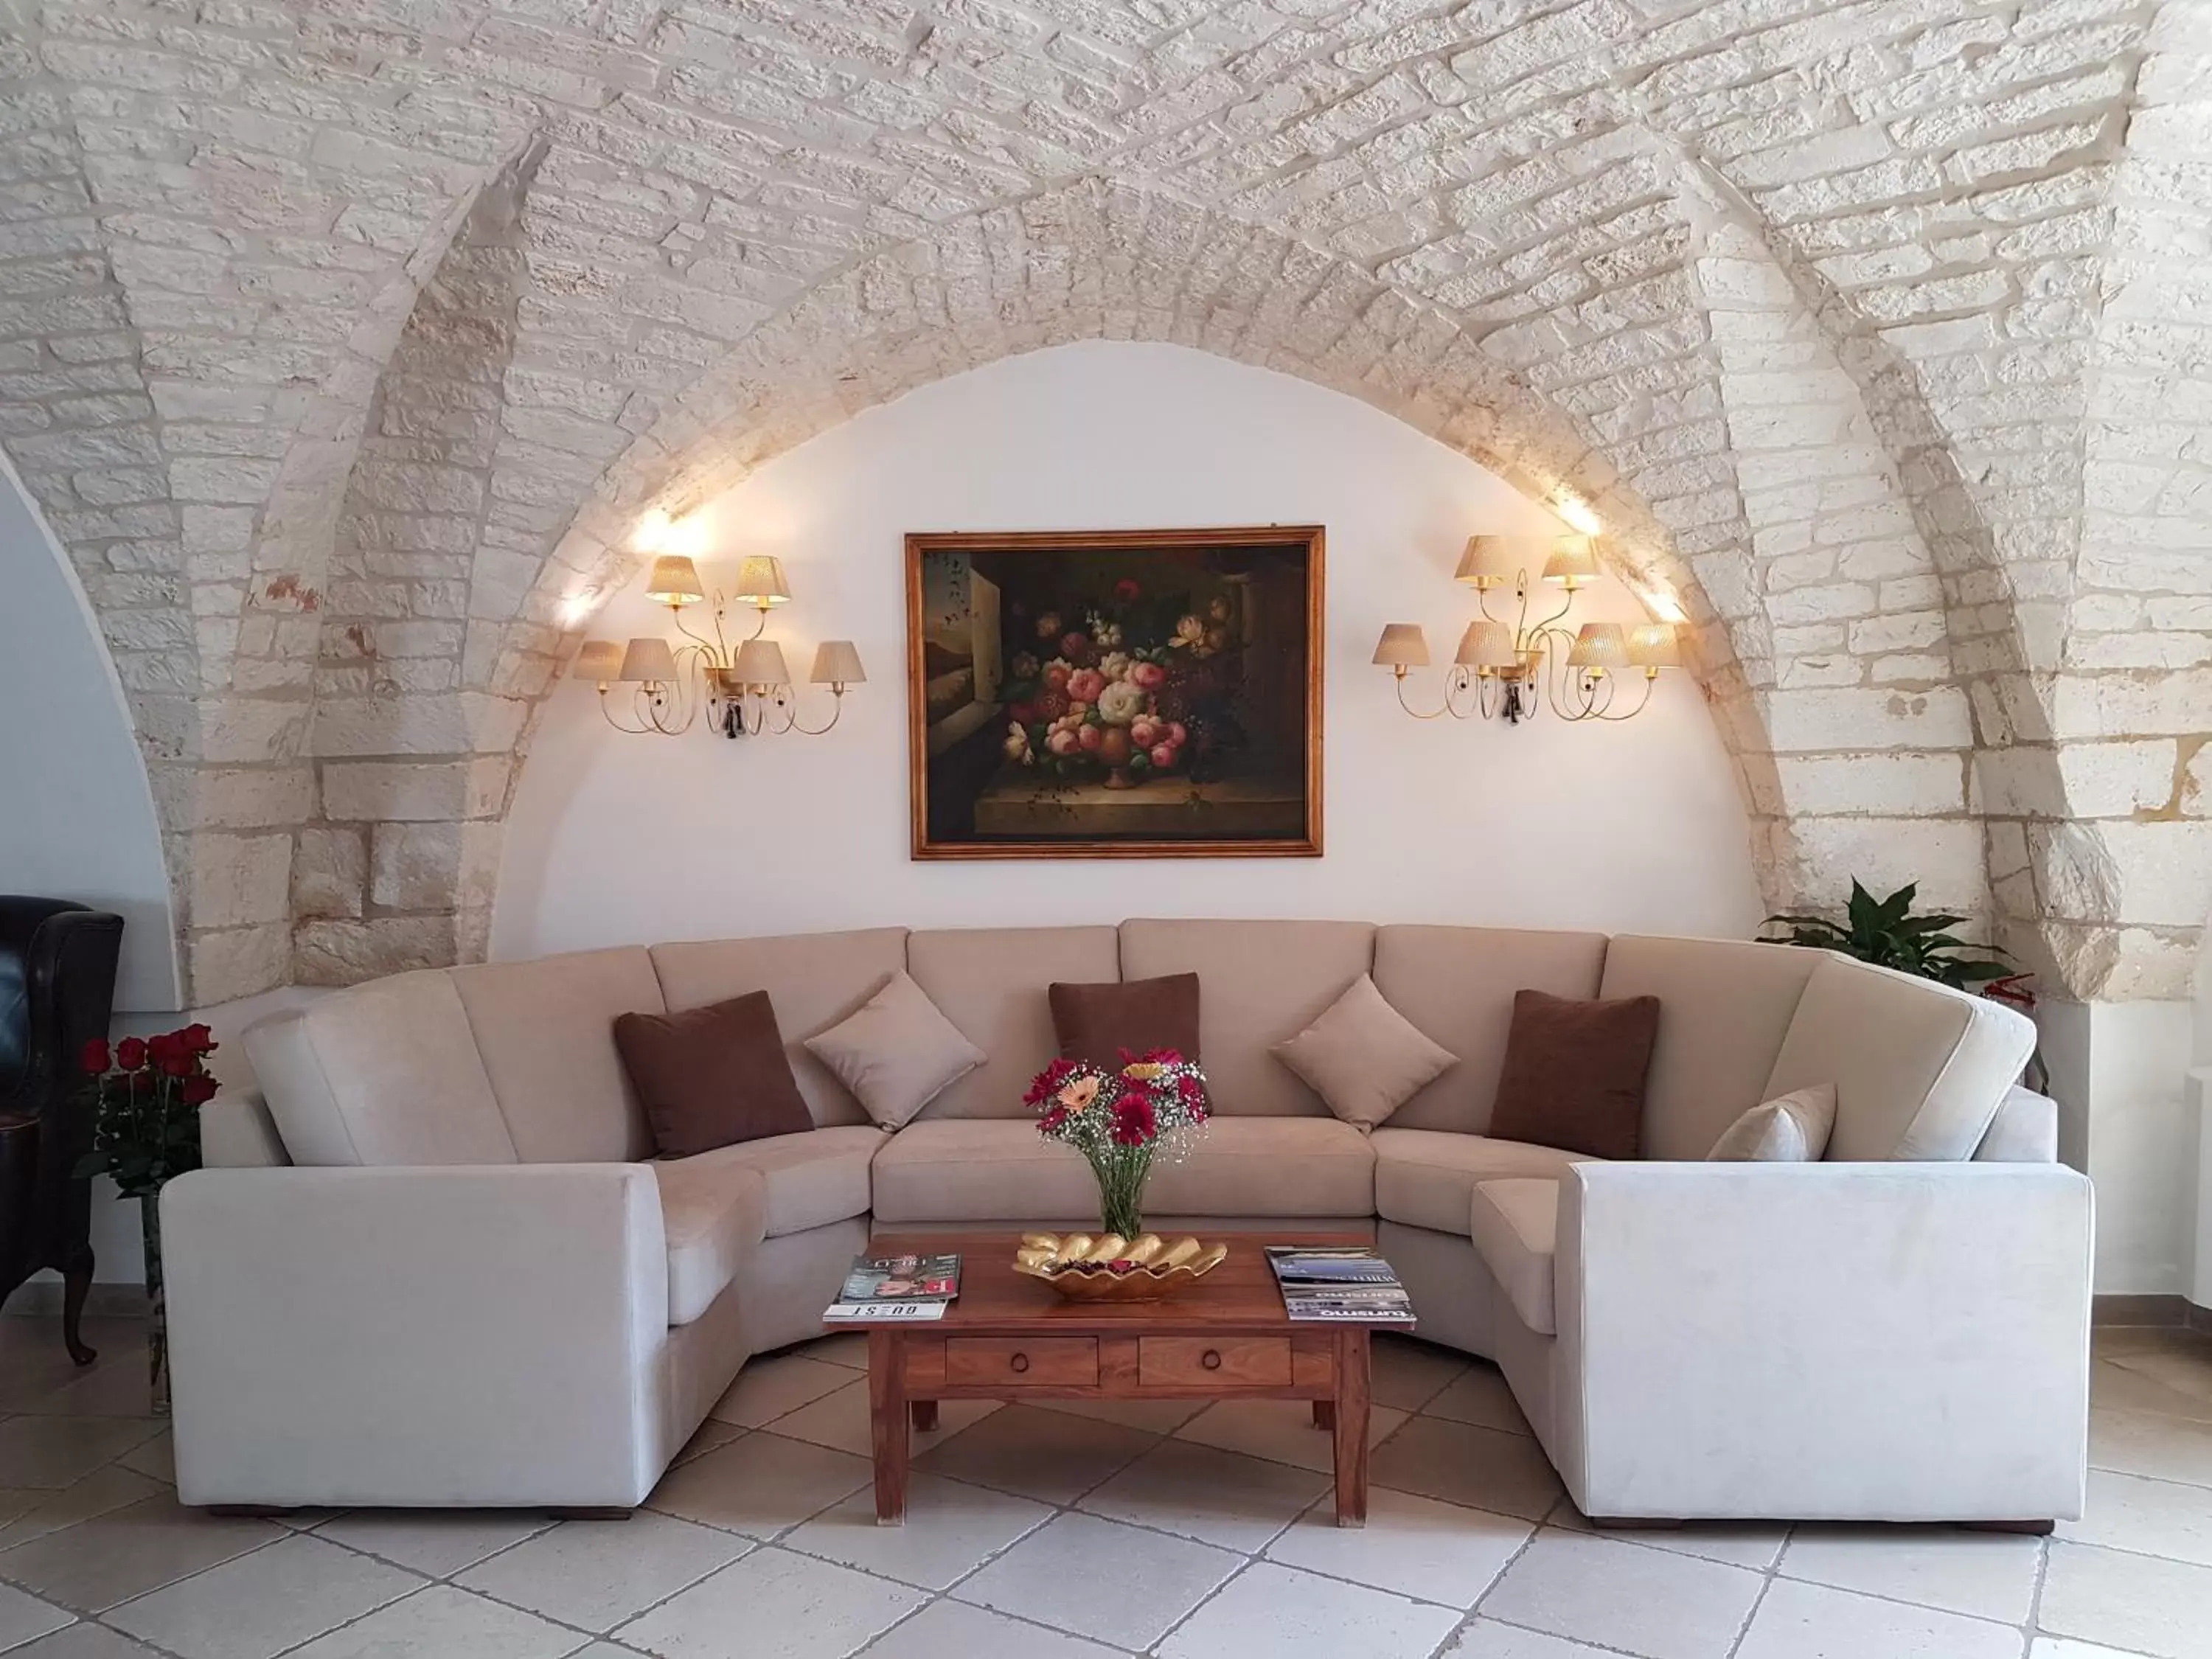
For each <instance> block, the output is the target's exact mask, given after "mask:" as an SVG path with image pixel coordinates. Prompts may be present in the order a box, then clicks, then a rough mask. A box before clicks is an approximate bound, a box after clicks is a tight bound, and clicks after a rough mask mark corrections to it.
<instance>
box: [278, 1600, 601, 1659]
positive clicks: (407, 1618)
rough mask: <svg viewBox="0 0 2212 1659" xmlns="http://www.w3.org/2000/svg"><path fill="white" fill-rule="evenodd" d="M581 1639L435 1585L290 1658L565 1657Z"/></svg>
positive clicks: (321, 1638) (511, 1610)
mask: <svg viewBox="0 0 2212 1659" xmlns="http://www.w3.org/2000/svg"><path fill="white" fill-rule="evenodd" d="M585 1639H586V1638H583V1637H581V1636H579V1635H578V1634H577V1633H576V1632H574V1631H573V1630H569V1629H567V1628H566V1627H564V1626H560V1625H556V1624H552V1623H550V1622H548V1621H547V1620H543V1619H540V1618H538V1616H537V1614H535V1613H524V1612H522V1611H520V1609H518V1608H515V1607H502V1606H501V1605H500V1604H499V1603H498V1602H496V1601H487V1600H485V1599H484V1598H483V1596H481V1595H470V1594H469V1592H468V1591H466V1590H464V1589H454V1588H453V1586H452V1585H451V1584H433V1585H431V1586H430V1587H429V1588H428V1589H422V1590H417V1591H416V1593H415V1594H414V1595H410V1596H408V1597H406V1598H405V1599H404V1600H402V1601H394V1602H392V1604H391V1605H389V1606H388V1607H380V1608H378V1609H377V1611H375V1612H374V1613H370V1614H369V1615H368V1617H367V1618H365V1619H360V1620H355V1621H354V1622H353V1623H352V1624H350V1625H347V1626H343V1627H342V1628H341V1629H338V1630H334V1631H331V1632H330V1633H329V1634H327V1635H325V1636H319V1637H317V1638H315V1639H314V1640H313V1641H312V1642H310V1643H308V1644H307V1646H305V1647H303V1648H295V1649H294V1650H293V1652H292V1656H291V1659H563V1656H565V1655H567V1654H570V1653H573V1652H574V1651H575V1650H576V1649H577V1647H578V1646H579V1645H580V1644H582V1643H583V1642H584V1641H585Z"/></svg>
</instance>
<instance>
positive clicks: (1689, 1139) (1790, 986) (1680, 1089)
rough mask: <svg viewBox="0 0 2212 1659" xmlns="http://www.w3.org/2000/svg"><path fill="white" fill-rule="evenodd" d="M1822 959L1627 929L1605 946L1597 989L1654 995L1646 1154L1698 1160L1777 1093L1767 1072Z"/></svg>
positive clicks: (1791, 949) (1615, 994) (1611, 994)
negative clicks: (1656, 1004)
mask: <svg viewBox="0 0 2212 1659" xmlns="http://www.w3.org/2000/svg"><path fill="white" fill-rule="evenodd" d="M1819 965H1820V953H1819V952H1818V951H1804V950H1800V949H1798V948H1797V947H1796V946H1795V945H1753V944H1749V943H1747V942H1746V941H1744V940H1742V939H1647V938H1642V937H1639V936H1637V935H1634V934H1626V933H1625V934H1623V935H1621V936H1620V938H1618V939H1614V940H1613V942H1612V943H1611V944H1610V945H1607V946H1606V951H1605V978H1604V980H1603V981H1602V982H1601V986H1600V987H1599V990H1598V993H1597V994H1598V995H1600V996H1601V997H1607V998H1612V999H1619V998H1622V997H1647V996H1651V997H1657V998H1658V999H1659V1041H1658V1042H1657V1043H1656V1045H1655V1046H1654V1048H1652V1051H1651V1070H1650V1073H1649V1075H1647V1076H1646V1077H1645V1079H1644V1140H1643V1149H1642V1150H1643V1155H1644V1157H1645V1158H1665V1159H1668V1160H1669V1161H1671V1162H1675V1163H1684V1162H1687V1161H1689V1160H1692V1159H1695V1158H1703V1157H1705V1154H1706V1152H1709V1151H1711V1148H1712V1144H1713V1142H1714V1141H1716V1140H1717V1139H1719V1138H1720V1133H1721V1131H1722V1130H1723V1129H1725V1128H1727V1127H1728V1126H1729V1124H1731V1123H1733V1122H1735V1121H1736V1119H1737V1118H1738V1117H1740V1116H1741V1115H1743V1114H1744V1113H1745V1112H1747V1111H1748V1110H1750V1109H1751V1108H1753V1106H1756V1105H1758V1104H1759V1103H1760V1102H1761V1101H1763V1100H1766V1099H1768V1098H1770V1097H1771V1095H1772V1094H1776V1093H1780V1092H1783V1091H1779V1090H1776V1091H1770V1090H1769V1089H1768V1088H1767V1086H1766V1079H1767V1078H1768V1077H1769V1076H1770V1075H1771V1074H1772V1073H1773V1071H1774V1057H1775V1056H1776V1055H1777V1054H1780V1053H1781V1052H1782V1039H1783V1036H1784V1034H1785V1033H1786V1032H1787V1031H1788V1030H1789V1029H1790V1017H1791V1016H1792V1015H1793V1014H1795V1013H1796V1012H1797V1000H1798V999H1799V998H1800V997H1802V995H1804V994H1805V981H1807V980H1808V979H1810V978H1811V977H1812V976H1813V969H1814V968H1816V967H1818V966H1819ZM1823 1080H1825V1079H1823Z"/></svg>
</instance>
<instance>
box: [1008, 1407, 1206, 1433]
mask: <svg viewBox="0 0 2212 1659" xmlns="http://www.w3.org/2000/svg"><path fill="white" fill-rule="evenodd" d="M1033 1403H1035V1404H1036V1405H1037V1406H1038V1407H1042V1409H1043V1410H1045V1411H1048V1412H1066V1413H1067V1414H1068V1415H1069V1416H1071V1417H1087V1418H1090V1419H1092V1420H1093V1421H1094V1422H1099V1423H1119V1424H1120V1425H1121V1426H1122V1427H1124V1428H1128V1429H1135V1430H1137V1431H1139V1433H1143V1434H1173V1433H1174V1432H1175V1431H1176V1430H1177V1429H1179V1428H1181V1427H1182V1425H1184V1424H1186V1423H1188V1422H1189V1421H1190V1419H1192V1418H1194V1417H1195V1416H1197V1415H1198V1414H1199V1413H1200V1412H1202V1411H1204V1410H1205V1409H1206V1401H1203V1400H1039V1401H1035V1402H1033Z"/></svg>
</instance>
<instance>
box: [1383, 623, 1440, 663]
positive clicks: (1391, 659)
mask: <svg viewBox="0 0 2212 1659" xmlns="http://www.w3.org/2000/svg"><path fill="white" fill-rule="evenodd" d="M1375 660H1376V662H1378V663H1381V664H1382V665H1383V666H1384V667H1386V668H1426V667H1427V666H1428V665H1429V641H1428V640H1427V638H1426V637H1425V635H1423V634H1422V632H1421V629H1420V624H1419V623H1385V624H1384V626H1383V637H1382V638H1381V639H1380V640H1378V641H1376V646H1375Z"/></svg>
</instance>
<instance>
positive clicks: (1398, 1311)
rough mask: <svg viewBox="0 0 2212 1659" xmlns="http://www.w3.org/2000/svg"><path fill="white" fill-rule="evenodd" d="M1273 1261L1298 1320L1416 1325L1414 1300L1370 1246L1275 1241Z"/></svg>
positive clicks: (1290, 1312)
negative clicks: (1309, 1245) (1301, 1244)
mask: <svg viewBox="0 0 2212 1659" xmlns="http://www.w3.org/2000/svg"><path fill="white" fill-rule="evenodd" d="M1267 1265H1268V1266H1269V1267H1272V1268H1273V1270H1274V1273H1275V1284H1276V1285H1277V1287H1278V1288H1279V1289H1280V1290H1281V1291H1282V1293H1283V1311H1284V1312H1285V1313H1286V1314H1288V1315H1289V1316H1290V1317H1291V1318H1292V1319H1294V1320H1302V1321H1328V1320H1335V1321H1339V1322H1346V1323H1357V1324H1363V1325H1411V1324H1412V1323H1413V1300H1412V1298H1411V1297H1408V1296H1407V1294H1406V1288H1405V1286H1404V1285H1401V1284H1400V1283H1399V1282H1398V1275H1397V1274H1396V1273H1394V1272H1392V1271H1391V1267H1390V1264H1389V1262H1387V1261H1384V1260H1383V1258H1382V1257H1381V1256H1379V1255H1376V1254H1375V1252H1374V1251H1373V1250H1372V1249H1369V1248H1367V1247H1366V1246H1364V1245H1327V1246H1313V1247H1306V1246H1299V1245H1292V1244H1271V1245H1269V1246H1268V1247H1267Z"/></svg>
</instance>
